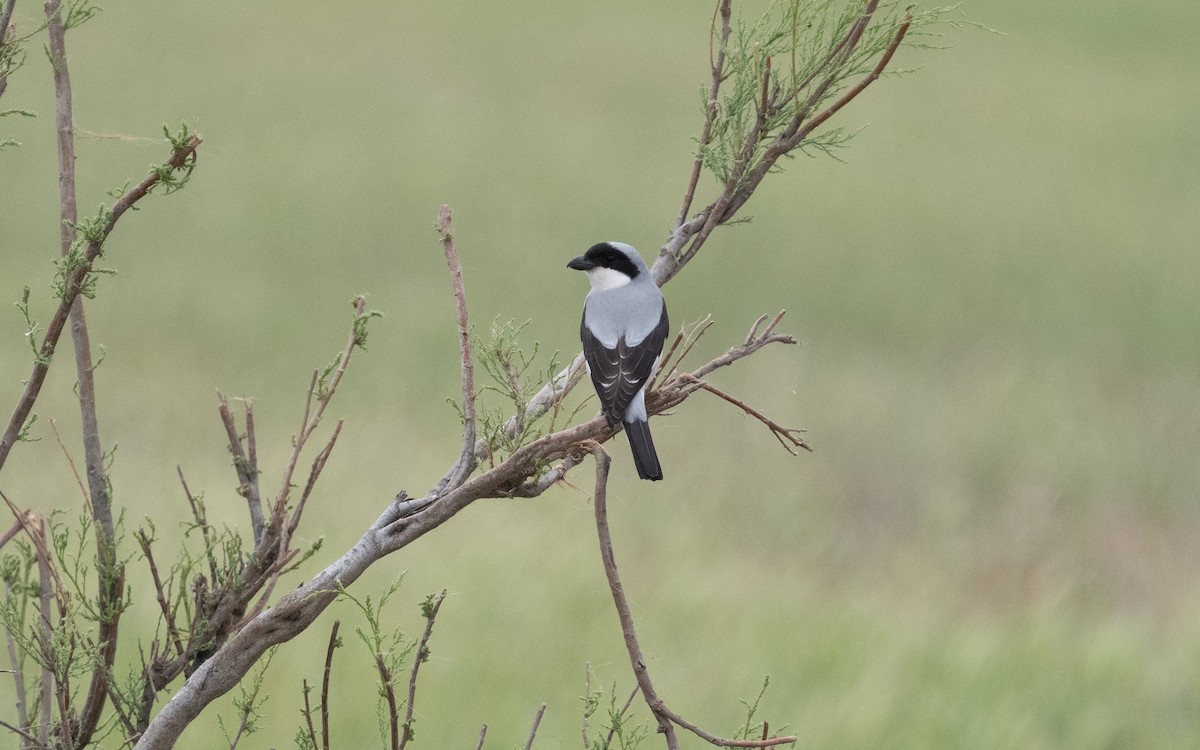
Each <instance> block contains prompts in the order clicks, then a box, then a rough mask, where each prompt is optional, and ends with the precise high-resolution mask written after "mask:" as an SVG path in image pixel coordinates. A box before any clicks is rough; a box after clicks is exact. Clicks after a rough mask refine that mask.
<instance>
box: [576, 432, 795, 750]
mask: <svg viewBox="0 0 1200 750" xmlns="http://www.w3.org/2000/svg"><path fill="white" fill-rule="evenodd" d="M583 447H584V448H585V449H586V450H588V451H589V452H590V453H591V454H592V456H593V457H594V458H595V459H596V489H595V494H594V497H593V501H592V502H593V505H594V506H595V510H596V534H597V536H598V537H599V538H600V558H601V560H602V561H603V563H604V575H605V577H607V578H608V589H609V592H610V593H612V598H613V604H615V605H616V608H617V617H618V619H620V621H621V634H622V635H623V636H624V637H625V650H626V651H627V652H629V662H630V664H631V665H632V666H633V675H634V677H635V678H636V679H637V684H638V688H639V689H640V690H641V692H642V697H643V698H645V699H646V706H647V707H649V709H650V712H651V713H653V714H654V718H655V719H657V720H658V731H659V732H661V733H662V734H664V735H665V737H666V741H667V748H668V750H678V748H679V738H678V737H676V735H675V725H679V726H680V727H681V728H683V729H686V730H688V731H689V732H691V733H693V734H695V735H696V736H697V737H699V738H700V739H702V740H704V741H705V742H708V743H709V744H711V745H716V746H718V747H772V746H775V745H784V744H789V743H793V742H796V740H797V738H796V737H773V738H771V739H764V740H734V739H727V738H725V737H718V736H716V735H714V734H711V733H709V732H706V731H704V730H703V729H701V728H700V727H698V726H696V725H695V724H693V723H692V722H690V721H688V720H687V719H685V718H683V717H682V716H680V715H679V714H677V713H675V712H674V711H672V710H671V709H670V708H668V707H667V704H666V703H665V702H664V701H663V699H662V698H660V697H659V696H658V693H656V692H655V691H654V685H653V683H651V681H650V672H649V670H648V669H647V668H646V659H645V657H644V656H642V647H641V645H640V644H639V643H638V638H637V630H636V629H635V628H634V625H633V612H632V610H630V608H629V600H628V599H626V598H625V587H624V586H623V585H622V584H621V575H620V573H618V572H617V560H616V557H615V556H614V555H613V547H612V533H611V532H610V531H609V528H608V506H607V496H608V467H609V464H610V463H611V462H612V459H610V458H609V457H608V454H607V453H605V452H604V449H603V448H601V447H600V444H599V443H596V442H588V443H585V444H584V445H583Z"/></svg>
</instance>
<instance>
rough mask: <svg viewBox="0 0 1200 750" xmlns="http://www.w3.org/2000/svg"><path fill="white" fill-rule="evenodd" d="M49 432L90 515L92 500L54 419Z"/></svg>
mask: <svg viewBox="0 0 1200 750" xmlns="http://www.w3.org/2000/svg"><path fill="white" fill-rule="evenodd" d="M49 421H50V431H51V432H53V433H54V439H55V440H56V441H57V442H58V448H59V450H61V451H62V454H63V457H64V458H66V459H67V465H68V466H70V467H71V475H72V476H74V477H75V484H77V485H79V492H80V493H81V494H82V495H83V502H84V504H85V505H86V506H87V509H88V515H92V498H91V497H90V496H89V495H88V491H87V487H84V486H83V477H81V476H79V469H77V468H75V459H73V458H71V451H69V450H67V445H66V443H64V442H63V439H62V435H60V434H59V433H58V424H57V423H56V422H55V420H54V418H53V417H51V418H50V420H49Z"/></svg>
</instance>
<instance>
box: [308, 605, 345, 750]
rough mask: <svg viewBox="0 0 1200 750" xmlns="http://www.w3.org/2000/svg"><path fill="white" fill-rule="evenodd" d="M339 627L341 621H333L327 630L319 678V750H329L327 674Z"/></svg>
mask: <svg viewBox="0 0 1200 750" xmlns="http://www.w3.org/2000/svg"><path fill="white" fill-rule="evenodd" d="M341 626H342V621H341V620H334V621H333V627H332V628H330V629H329V646H327V647H326V649H325V672H324V674H323V675H322V676H321V750H329V672H330V670H331V669H332V668H333V650H334V649H335V648H337V644H338V637H337V635H338V628H340V627H341ZM313 744H314V745H315V744H316V743H315V741H314V743H313Z"/></svg>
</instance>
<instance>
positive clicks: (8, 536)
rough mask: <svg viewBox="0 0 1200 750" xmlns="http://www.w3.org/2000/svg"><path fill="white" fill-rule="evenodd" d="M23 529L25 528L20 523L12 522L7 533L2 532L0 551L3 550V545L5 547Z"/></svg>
mask: <svg viewBox="0 0 1200 750" xmlns="http://www.w3.org/2000/svg"><path fill="white" fill-rule="evenodd" d="M23 528H25V527H24V526H23V525H22V524H21V522H20V521H13V525H12V526H10V527H9V529H8V531H6V532H4V535H3V536H0V549H4V545H6V544H8V543H9V542H10V541H12V538H13V537H14V536H16V535H17V534H20V533H21V529H23Z"/></svg>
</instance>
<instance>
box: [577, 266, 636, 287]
mask: <svg viewBox="0 0 1200 750" xmlns="http://www.w3.org/2000/svg"><path fill="white" fill-rule="evenodd" d="M587 275H588V281H589V282H591V284H592V291H593V292H607V291H608V290H609V289H619V288H621V287H623V286H625V285H626V284H628V283H629V282H631V281H633V279H631V278H629V277H628V276H626V275H625V274H623V273H621V272H620V271H614V270H613V269H611V268H605V267H603V266H596V267H595V268H589V269H588V270H587Z"/></svg>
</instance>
